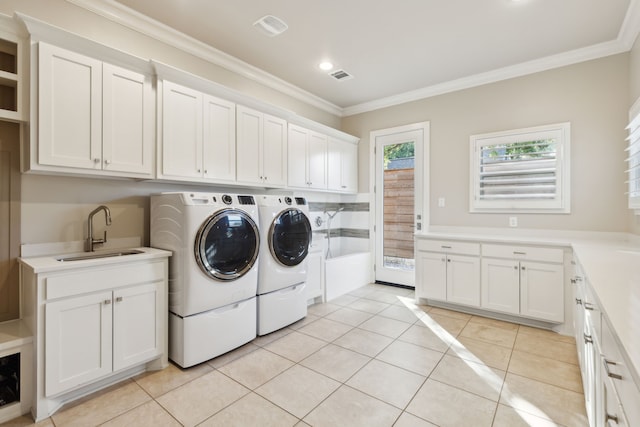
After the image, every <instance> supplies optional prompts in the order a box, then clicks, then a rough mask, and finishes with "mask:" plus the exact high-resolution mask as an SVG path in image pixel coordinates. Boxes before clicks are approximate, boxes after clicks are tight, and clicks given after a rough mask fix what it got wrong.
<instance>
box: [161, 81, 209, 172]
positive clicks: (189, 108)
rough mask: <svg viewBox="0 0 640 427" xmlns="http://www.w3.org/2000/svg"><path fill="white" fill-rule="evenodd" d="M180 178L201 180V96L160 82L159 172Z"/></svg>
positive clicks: (195, 92)
mask: <svg viewBox="0 0 640 427" xmlns="http://www.w3.org/2000/svg"><path fill="white" fill-rule="evenodd" d="M161 175H165V176H170V177H179V178H200V177H202V93H200V92H198V91H197V90H193V89H190V88H187V87H184V86H180V85H177V84H175V83H172V82H168V81H163V82H162V171H161Z"/></svg>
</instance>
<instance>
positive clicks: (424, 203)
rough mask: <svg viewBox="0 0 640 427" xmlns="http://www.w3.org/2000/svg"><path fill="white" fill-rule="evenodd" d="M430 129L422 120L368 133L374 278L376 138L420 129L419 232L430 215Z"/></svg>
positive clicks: (417, 177) (423, 229)
mask: <svg viewBox="0 0 640 427" xmlns="http://www.w3.org/2000/svg"><path fill="white" fill-rule="evenodd" d="M430 129H431V122H430V121H424V122H418V123H411V124H407V125H401V126H395V127H391V128H386V129H377V130H372V131H371V132H370V133H369V165H370V167H369V194H370V218H371V220H370V222H369V224H370V225H369V251H370V252H371V254H372V256H373V268H374V278H375V269H376V268H377V265H376V260H377V252H376V241H377V235H376V230H375V225H376V223H377V220H376V215H377V206H376V194H375V185H376V167H377V165H376V152H375V149H376V139H377V138H379V137H384V136H388V135H393V134H396V133H404V132H411V131H416V130H418V131H422V170H421V171H419V172H418V173H417V174H416V175H415V178H414V179H415V180H416V181H418V180H419V182H420V183H421V184H422V185H421V187H422V191H421V192H420V193H416V194H415V199H414V200H415V208H416V214H418V213H419V214H420V215H421V216H422V230H421V232H425V231H427V230H428V228H429V225H430V215H429V193H430V182H429V175H430V174H429V168H430V163H429V162H430V151H431V149H430V146H431V144H430V142H431V141H430Z"/></svg>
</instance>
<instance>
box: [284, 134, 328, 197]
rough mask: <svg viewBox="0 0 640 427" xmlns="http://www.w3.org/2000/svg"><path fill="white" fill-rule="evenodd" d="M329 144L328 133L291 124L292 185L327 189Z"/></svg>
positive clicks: (290, 174) (290, 179) (290, 172)
mask: <svg viewBox="0 0 640 427" xmlns="http://www.w3.org/2000/svg"><path fill="white" fill-rule="evenodd" d="M327 144H328V137H327V136H326V135H324V134H321V133H319V132H314V131H312V130H309V129H305V128H303V127H301V126H297V125H294V124H289V150H288V151H289V159H288V166H289V167H288V170H289V175H288V182H289V186H290V187H297V188H310V189H321V190H326V189H327Z"/></svg>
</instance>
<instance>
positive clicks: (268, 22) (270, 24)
mask: <svg viewBox="0 0 640 427" xmlns="http://www.w3.org/2000/svg"><path fill="white" fill-rule="evenodd" d="M253 26H254V27H256V28H257V29H259V30H260V31H262V32H263V33H264V34H266V35H267V36H269V37H275V36H277V35H278V34H282V33H284V32H285V31H286V30H287V28H289V26H288V25H287V24H286V23H285V22H284V21H283V20H282V19H280V18H278V17H277V16H273V15H265V16H263V17H262V18H260V19H258V20H257V21H256V22H254V23H253Z"/></svg>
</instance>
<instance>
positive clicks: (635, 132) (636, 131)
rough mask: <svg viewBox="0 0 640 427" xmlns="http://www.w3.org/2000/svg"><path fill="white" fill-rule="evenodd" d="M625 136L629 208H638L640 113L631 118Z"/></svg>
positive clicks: (639, 197)
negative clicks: (627, 132)
mask: <svg viewBox="0 0 640 427" xmlns="http://www.w3.org/2000/svg"><path fill="white" fill-rule="evenodd" d="M627 129H628V130H629V136H628V137H627V142H628V143H627V148H626V149H625V151H626V152H627V159H626V161H627V173H628V174H629V180H628V181H627V184H628V186H629V187H628V188H629V190H628V197H629V208H630V209H640V114H638V115H636V116H635V117H633V118H632V119H631V122H630V123H629V126H627Z"/></svg>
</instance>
